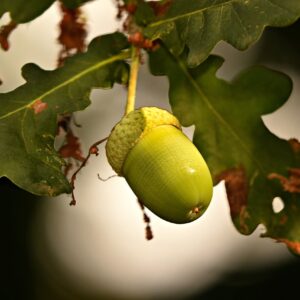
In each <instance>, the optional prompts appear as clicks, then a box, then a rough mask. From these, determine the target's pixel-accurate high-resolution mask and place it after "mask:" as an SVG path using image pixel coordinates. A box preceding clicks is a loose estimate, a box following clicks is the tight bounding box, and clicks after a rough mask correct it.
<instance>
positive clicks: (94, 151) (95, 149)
mask: <svg viewBox="0 0 300 300" xmlns="http://www.w3.org/2000/svg"><path fill="white" fill-rule="evenodd" d="M107 139H108V137H106V138H104V139H102V140H100V141H98V142H96V143H94V144H93V145H92V146H91V147H90V149H89V153H88V155H87V156H86V158H85V159H84V160H83V161H82V163H81V165H80V166H79V168H78V169H77V170H76V172H75V173H74V174H73V175H72V177H71V187H72V201H71V202H70V205H76V199H75V195H74V190H75V180H76V176H77V174H78V173H79V172H80V170H81V169H82V168H83V167H84V166H85V165H86V164H87V162H88V160H89V158H90V156H91V155H92V154H95V155H96V156H97V155H98V154H99V152H98V151H99V150H98V147H97V146H98V145H100V144H102V143H103V142H105V141H106V140H107Z"/></svg>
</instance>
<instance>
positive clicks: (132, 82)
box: [125, 46, 140, 115]
mask: <svg viewBox="0 0 300 300" xmlns="http://www.w3.org/2000/svg"><path fill="white" fill-rule="evenodd" d="M139 66H140V49H139V48H137V47H135V46H132V52H131V66H130V75H129V85H128V94H127V104H126V110H125V115H127V114H128V113H130V112H131V111H133V110H134V106H135V95H136V84H137V79H138V73H139Z"/></svg>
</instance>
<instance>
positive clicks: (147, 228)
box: [137, 199, 153, 241]
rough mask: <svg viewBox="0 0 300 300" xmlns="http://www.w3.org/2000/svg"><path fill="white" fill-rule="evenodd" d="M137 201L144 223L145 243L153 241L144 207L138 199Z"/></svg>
mask: <svg viewBox="0 0 300 300" xmlns="http://www.w3.org/2000/svg"><path fill="white" fill-rule="evenodd" d="M137 201H138V203H139V205H140V208H141V210H142V213H143V219H144V222H145V223H146V228H145V237H146V240H147V241H150V240H152V239H153V232H152V229H151V226H150V218H149V216H148V215H147V214H146V212H145V206H144V204H143V202H142V201H141V200H140V199H137Z"/></svg>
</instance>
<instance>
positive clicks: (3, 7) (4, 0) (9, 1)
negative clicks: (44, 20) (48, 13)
mask: <svg viewBox="0 0 300 300" xmlns="http://www.w3.org/2000/svg"><path fill="white" fill-rule="evenodd" d="M54 2H55V0H42V1H41V0H26V1H24V0H1V1H0V18H1V16H2V15H3V14H4V13H5V12H9V13H10V16H11V19H12V20H13V21H15V22H16V23H26V22H29V21H31V20H33V19H35V18H37V17H38V16H40V15H41V14H42V13H43V12H44V11H45V10H47V9H48V8H49V7H50V6H51V5H52V4H53V3H54Z"/></svg>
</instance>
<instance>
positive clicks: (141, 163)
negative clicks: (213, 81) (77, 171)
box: [106, 107, 213, 223]
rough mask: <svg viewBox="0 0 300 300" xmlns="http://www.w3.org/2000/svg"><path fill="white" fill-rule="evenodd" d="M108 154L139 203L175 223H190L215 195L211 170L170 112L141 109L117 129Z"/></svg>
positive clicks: (132, 113) (110, 142) (122, 122)
mask: <svg viewBox="0 0 300 300" xmlns="http://www.w3.org/2000/svg"><path fill="white" fill-rule="evenodd" d="M106 154H107V158H108V161H109V163H110V165H111V166H112V168H113V169H114V170H115V172H116V173H117V174H118V175H119V176H124V177H125V179H126V181H127V182H128V184H129V186H130V187H131V189H132V190H133V192H134V193H135V195H136V196H137V197H138V199H139V200H140V201H141V202H142V203H143V204H144V205H145V206H146V207H147V208H148V209H150V210H151V211H152V212H153V213H155V214H156V215H157V216H159V217H161V218H162V219H164V220H166V221H169V222H173V223H188V222H191V221H193V220H195V219H197V218H199V217H200V216H201V215H202V214H203V213H204V211H205V210H206V209H207V207H208V205H209V203H210V200H211V197H212V191H213V184H212V179H211V175H210V172H209V169H208V167H207V165H206V163H205V161H204V159H203V157H202V156H201V154H200V153H199V151H198V149H197V148H196V147H195V146H194V144H193V143H192V142H191V141H190V140H189V139H188V138H187V137H186V136H185V135H184V133H183V132H182V130H181V126H180V123H179V121H178V120H177V118H176V117H175V116H173V115H172V114H170V113H169V112H167V111H166V110H163V109H160V108H157V107H142V108H140V109H137V110H135V111H132V112H130V113H129V114H127V115H126V116H124V117H123V118H122V119H121V121H120V122H119V123H118V124H117V125H116V126H115V127H114V128H113V130H112V132H111V134H110V136H109V138H108V141H107V144H106Z"/></svg>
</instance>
